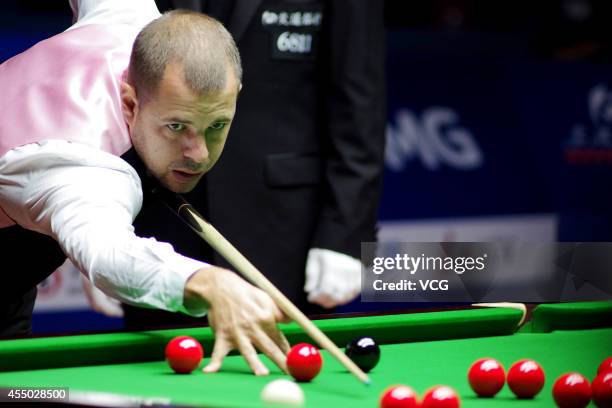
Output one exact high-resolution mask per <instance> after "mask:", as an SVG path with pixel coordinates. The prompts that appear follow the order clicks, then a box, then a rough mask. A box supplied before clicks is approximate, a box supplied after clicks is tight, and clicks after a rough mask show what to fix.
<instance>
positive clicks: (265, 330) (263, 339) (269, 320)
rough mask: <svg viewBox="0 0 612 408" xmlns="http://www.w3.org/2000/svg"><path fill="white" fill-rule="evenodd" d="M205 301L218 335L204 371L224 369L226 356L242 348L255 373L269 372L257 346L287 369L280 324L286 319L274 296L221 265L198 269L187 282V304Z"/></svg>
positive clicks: (286, 342) (209, 318)
mask: <svg viewBox="0 0 612 408" xmlns="http://www.w3.org/2000/svg"><path fill="white" fill-rule="evenodd" d="M201 302H206V303H207V304H208V306H209V309H208V321H209V322H210V326H211V327H212V329H213V332H214V334H215V345H214V348H213V352H212V357H211V362H210V363H209V364H208V365H207V366H206V367H204V372H208V373H210V372H215V371H218V370H219V369H220V368H221V364H222V361H223V358H224V357H225V356H226V355H227V354H228V353H229V352H230V351H231V350H234V349H237V350H239V351H240V353H241V354H242V355H243V357H244V358H245V360H246V361H247V363H248V364H249V366H250V367H251V370H253V373H254V374H255V375H267V374H268V373H269V370H268V368H267V367H266V366H265V365H264V364H263V363H262V362H261V360H260V359H259V357H258V356H257V351H256V348H257V349H259V350H260V351H261V352H263V353H264V354H265V355H267V356H268V357H269V358H270V359H271V360H272V361H274V362H275V363H276V365H277V366H278V367H279V368H280V369H281V370H283V371H284V372H287V367H286V363H285V360H286V355H287V353H288V352H289V348H290V346H289V342H288V341H287V339H286V338H285V336H284V335H283V334H282V332H281V331H280V330H279V329H278V327H277V325H276V324H277V323H279V322H285V321H287V318H286V317H285V315H284V314H283V313H282V312H281V310H280V309H279V308H278V307H277V306H276V304H275V303H274V301H273V300H272V298H270V296H268V295H267V294H266V293H265V292H264V291H262V290H261V289H259V288H256V287H255V286H253V285H251V284H250V283H248V282H246V281H245V280H244V279H242V278H241V277H239V276H238V275H236V274H235V273H233V272H231V271H229V270H227V269H222V268H218V267H214V266H211V267H208V268H206V269H202V270H200V271H198V272H196V273H195V274H194V275H193V276H192V277H191V278H190V279H189V280H188V281H187V284H186V285H185V305H186V307H189V304H193V303H196V304H197V303H201Z"/></svg>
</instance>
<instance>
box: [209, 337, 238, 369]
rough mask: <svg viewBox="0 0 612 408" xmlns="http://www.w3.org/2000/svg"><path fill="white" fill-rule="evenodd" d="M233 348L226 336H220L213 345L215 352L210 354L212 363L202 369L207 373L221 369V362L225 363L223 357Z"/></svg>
mask: <svg viewBox="0 0 612 408" xmlns="http://www.w3.org/2000/svg"><path fill="white" fill-rule="evenodd" d="M231 349H232V347H231V346H230V344H229V342H228V341H227V339H225V338H224V337H218V338H217V339H216V340H215V345H214V346H213V352H212V355H211V356H210V363H208V364H207V365H206V367H204V369H203V370H202V371H203V372H205V373H214V372H217V371H219V369H220V368H221V364H223V359H224V358H225V356H227V354H228V353H229V352H230V350H231Z"/></svg>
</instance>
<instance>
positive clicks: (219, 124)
mask: <svg viewBox="0 0 612 408" xmlns="http://www.w3.org/2000/svg"><path fill="white" fill-rule="evenodd" d="M225 125H226V123H225V122H216V123H213V124H212V125H210V128H211V129H212V130H221V129H223V128H224V127H225Z"/></svg>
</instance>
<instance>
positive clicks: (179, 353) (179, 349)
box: [166, 336, 204, 374]
mask: <svg viewBox="0 0 612 408" xmlns="http://www.w3.org/2000/svg"><path fill="white" fill-rule="evenodd" d="M203 357H204V350H203V349H202V346H201V345H200V343H199V342H198V341H197V340H196V339H194V338H193V337H189V336H178V337H175V338H173V339H172V340H170V341H169V342H168V344H167V345H166V361H167V362H168V365H170V367H171V368H172V369H173V370H174V372H175V373H178V374H189V373H190V372H192V371H193V370H195V369H196V367H197V366H198V365H200V362H201V361H202V358H203Z"/></svg>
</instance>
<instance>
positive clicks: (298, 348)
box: [287, 343, 323, 381]
mask: <svg viewBox="0 0 612 408" xmlns="http://www.w3.org/2000/svg"><path fill="white" fill-rule="evenodd" d="M322 365H323V360H322V359H321V354H320V353H319V350H317V348H316V347H315V346H313V345H312V344H308V343H299V344H296V345H295V346H293V347H291V350H289V354H287V369H288V370H289V374H291V376H293V378H295V379H296V381H310V380H312V379H313V378H315V377H316V376H317V374H319V371H321V366H322Z"/></svg>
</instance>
